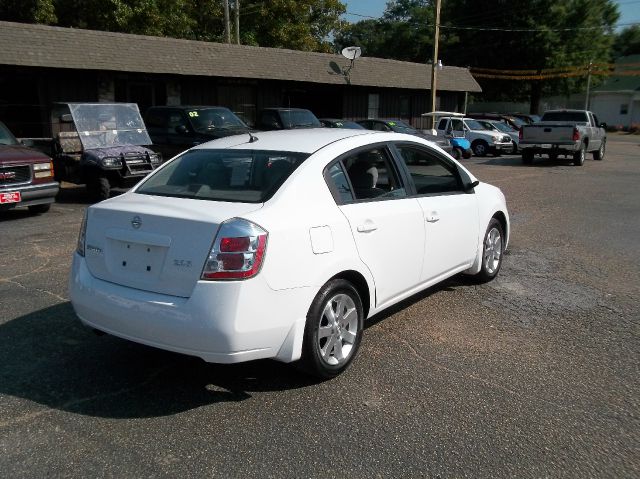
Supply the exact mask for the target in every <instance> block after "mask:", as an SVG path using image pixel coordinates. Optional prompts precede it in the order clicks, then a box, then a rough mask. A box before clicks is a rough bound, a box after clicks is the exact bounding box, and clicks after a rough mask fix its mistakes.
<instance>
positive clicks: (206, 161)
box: [136, 149, 309, 203]
mask: <svg viewBox="0 0 640 479" xmlns="http://www.w3.org/2000/svg"><path fill="white" fill-rule="evenodd" d="M308 156H309V155H308V154H307V153H294V152H290V151H271V150H204V149H202V150H200V149H198V150H191V151H188V152H186V153H185V154H184V155H182V156H179V157H178V158H176V159H174V160H172V161H171V162H170V163H168V164H167V165H166V166H165V167H163V168H161V169H160V170H158V172H157V173H155V174H152V175H151V176H150V177H149V178H148V179H147V180H146V181H145V182H144V183H143V184H142V185H141V186H140V187H139V188H138V189H137V190H136V193H141V194H145V195H156V196H170V197H176V198H193V199H199V200H210V201H231V202H238V203H262V202H264V201H266V200H268V199H269V198H270V197H271V196H273V194H274V193H275V192H276V191H278V188H280V186H281V185H282V183H284V181H285V180H286V179H287V178H288V177H289V175H291V173H292V172H293V171H294V170H295V169H296V168H297V167H298V166H299V165H300V164H301V163H302V162H303V161H304V160H305V159H306V158H307V157H308Z"/></svg>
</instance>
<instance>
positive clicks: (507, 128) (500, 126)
mask: <svg viewBox="0 0 640 479" xmlns="http://www.w3.org/2000/svg"><path fill="white" fill-rule="evenodd" d="M492 125H493V126H494V127H495V129H496V130H499V131H502V132H504V133H513V132H514V131H516V130H514V129H513V128H511V126H509V125H507V124H506V123H502V122H501V121H496V122H495V123H492Z"/></svg>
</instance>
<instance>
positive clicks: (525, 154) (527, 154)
mask: <svg viewBox="0 0 640 479" xmlns="http://www.w3.org/2000/svg"><path fill="white" fill-rule="evenodd" d="M522 163H524V164H525V165H531V164H532V163H533V151H529V150H523V151H522Z"/></svg>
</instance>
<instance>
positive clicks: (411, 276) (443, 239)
mask: <svg viewBox="0 0 640 479" xmlns="http://www.w3.org/2000/svg"><path fill="white" fill-rule="evenodd" d="M508 238H509V215H508V212H507V206H506V203H505V198H504V195H503V194H502V193H501V191H500V190H499V189H498V188H495V187H493V186H490V185H488V184H485V183H480V182H479V181H478V180H476V178H474V176H473V175H472V174H471V173H470V172H469V171H467V170H466V169H465V168H464V167H463V166H462V165H460V164H459V163H457V162H456V161H455V160H453V159H452V158H451V157H450V156H448V155H447V154H445V153H444V152H442V150H440V149H438V148H437V147H435V146H434V145H433V144H432V143H430V142H429V141H427V140H423V139H421V138H418V137H416V136H413V135H404V134H398V133H382V132H374V131H369V130H347V129H328V128H325V129H310V130H292V131H281V132H263V133H255V134H253V135H252V134H247V135H238V136H232V137H228V138H223V139H220V140H215V141H212V142H209V143H205V144H202V145H199V146H197V147H195V148H192V149H191V150H189V151H187V152H185V153H183V154H181V155H179V156H177V157H176V158H174V159H172V160H171V161H168V162H167V163H165V164H164V165H162V167H160V168H158V169H157V170H156V171H155V172H154V173H152V174H151V175H150V176H148V177H147V178H145V179H144V180H143V181H141V182H140V183H139V184H138V185H137V186H136V187H134V188H133V189H132V190H131V191H129V192H128V193H125V194H123V195H121V196H118V197H115V198H111V199H109V200H106V201H103V202H101V203H98V204H96V205H93V206H91V207H89V208H88V209H87V212H86V215H85V219H84V221H83V224H82V228H81V231H80V235H79V238H78V247H77V251H76V252H75V254H74V256H73V266H72V270H71V275H70V288H69V289H70V294H71V301H72V303H73V306H74V309H75V311H76V313H77V315H78V317H79V318H80V320H81V321H82V322H83V323H84V324H85V325H87V326H89V327H91V328H94V329H96V330H99V331H102V332H107V333H110V334H113V335H115V336H119V337H121V338H125V339H128V340H131V341H135V342H139V343H142V344H147V345H150V346H155V347H158V348H162V349H166V350H170V351H176V352H180V353H184V354H189V355H193V356H198V357H200V358H202V359H204V360H205V361H209V362H217V363H236V362H241V361H249V360H254V359H260V358H274V359H276V360H279V361H283V362H292V361H298V360H301V361H302V364H303V365H304V366H305V367H306V369H307V370H308V371H309V372H310V373H312V374H315V375H317V376H320V377H323V378H329V377H333V376H336V375H337V374H339V373H341V372H342V371H343V370H344V369H345V368H347V367H348V366H349V364H350V363H351V362H352V361H353V359H354V357H355V356H356V353H357V351H358V347H359V345H360V341H361V339H362V334H363V322H364V321H365V320H366V319H367V318H370V317H372V316H373V315H375V314H377V313H379V312H380V311H382V310H384V309H386V308H388V307H389V306H391V305H393V304H395V303H397V302H399V301H401V300H403V299H405V298H407V297H409V296H411V295H413V294H415V293H417V292H419V291H421V290H423V289H425V288H428V287H429V286H431V285H433V284H435V283H438V282H440V281H442V280H444V279H446V278H448V277H450V276H452V275H454V274H457V273H460V272H464V273H467V274H470V275H475V277H476V278H477V279H478V280H479V281H489V280H491V279H493V278H494V277H495V276H496V275H497V274H498V271H499V270H500V266H501V263H502V259H503V253H504V250H505V248H506V246H507V242H508Z"/></svg>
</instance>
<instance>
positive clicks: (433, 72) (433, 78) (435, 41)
mask: <svg viewBox="0 0 640 479" xmlns="http://www.w3.org/2000/svg"><path fill="white" fill-rule="evenodd" d="M440 1H441V0H436V25H435V35H434V37H433V61H432V63H431V113H433V112H435V111H436V90H437V87H438V85H437V83H438V74H437V72H436V70H437V69H442V62H441V61H439V60H438V39H439V38H440ZM435 123H436V117H435V115H434V116H432V117H431V128H432V129H433V128H434V127H435Z"/></svg>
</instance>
